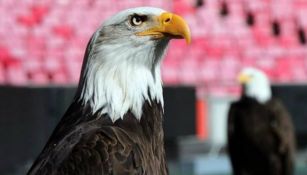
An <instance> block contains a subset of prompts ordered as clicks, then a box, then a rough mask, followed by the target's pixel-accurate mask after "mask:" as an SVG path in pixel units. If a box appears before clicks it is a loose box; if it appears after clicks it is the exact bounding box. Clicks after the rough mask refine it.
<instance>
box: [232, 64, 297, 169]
mask: <svg viewBox="0 0 307 175" xmlns="http://www.w3.org/2000/svg"><path fill="white" fill-rule="evenodd" d="M238 80H239V82H240V83H242V84H243V93H242V96H241V98H240V99H239V100H238V101H237V102H234V103H232V104H231V107H230V110H229V114H228V151H229V156H230V160H231V164H232V167H233V172H234V175H291V174H293V169H294V154H295V139H294V128H293V124H292V121H291V118H290V116H289V113H288V112H287V110H286V109H285V107H284V106H283V104H282V103H281V101H279V100H278V99H276V98H274V97H272V95H271V89H270V82H269V80H268V78H267V76H266V75H265V74H264V73H263V72H262V71H260V70H258V69H255V68H245V69H243V70H242V72H241V73H240V75H239V77H238Z"/></svg>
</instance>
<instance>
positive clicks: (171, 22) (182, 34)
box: [137, 12, 191, 44]
mask: <svg viewBox="0 0 307 175" xmlns="http://www.w3.org/2000/svg"><path fill="white" fill-rule="evenodd" d="M157 20H158V23H159V24H158V26H155V27H152V28H150V29H148V30H145V31H143V32H139V33H137V35H138V36H153V37H155V38H163V37H165V36H169V37H172V38H184V39H185V40H186V42H187V43H188V44H189V43H190V42H191V34H190V29H189V26H188V24H187V23H186V21H185V20H184V19H183V18H182V17H180V16H178V15H175V14H172V13H168V12H165V13H162V14H161V15H160V16H158V17H157Z"/></svg>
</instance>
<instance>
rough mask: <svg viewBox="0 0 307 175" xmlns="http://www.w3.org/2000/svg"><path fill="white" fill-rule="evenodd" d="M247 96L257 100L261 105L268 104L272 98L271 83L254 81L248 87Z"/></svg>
mask: <svg viewBox="0 0 307 175" xmlns="http://www.w3.org/2000/svg"><path fill="white" fill-rule="evenodd" d="M246 95H247V96H248V97H252V98H255V99H256V100H257V101H258V102H259V103H262V104H264V103H266V102H267V101H269V100H270V99H271V98H272V92H271V88H270V83H269V81H268V80H266V79H263V80H261V81H253V82H251V83H250V84H247V85H246Z"/></svg>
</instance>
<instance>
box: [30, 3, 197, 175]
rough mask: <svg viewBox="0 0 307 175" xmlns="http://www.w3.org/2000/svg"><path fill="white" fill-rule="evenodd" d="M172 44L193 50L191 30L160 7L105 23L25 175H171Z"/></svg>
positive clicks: (133, 11)
mask: <svg viewBox="0 0 307 175" xmlns="http://www.w3.org/2000/svg"><path fill="white" fill-rule="evenodd" d="M81 23H82V22H81ZM173 38H183V39H185V40H186V41H187V42H188V43H189V42H190V40H191V37H190V31H189V27H188V25H187V23H186V22H185V20H184V19H183V18H182V17H180V16H178V15H176V14H173V13H170V12H166V11H164V10H162V9H159V8H153V7H138V8H132V9H127V10H124V11H121V12H119V13H117V14H115V15H114V16H113V17H111V18H109V19H107V20H106V21H105V22H104V23H103V24H102V26H101V27H100V28H98V30H97V31H96V32H95V33H94V34H93V36H92V37H91V39H90V41H89V43H88V46H87V49H86V52H85V56H84V62H83V66H82V71H81V76H80V81H79V85H78V89H77V93H76V96H75V98H74V101H73V102H72V104H71V105H70V107H69V108H68V110H67V111H66V113H65V114H64V116H63V117H62V119H61V120H60V122H59V123H58V125H57V126H56V128H55V130H54V131H53V133H52V135H51V137H50V138H49V140H48V142H47V144H46V145H45V147H44V148H43V150H42V152H41V153H40V154H39V156H38V158H37V159H36V160H35V162H34V164H33V165H32V167H31V168H30V170H29V172H28V175H64V174H65V175H67V174H73V175H128V174H131V175H132V174H133V175H141V174H142V175H165V174H168V172H167V165H166V160H165V151H164V143H163V137H164V134H163V130H162V120H163V117H162V115H163V95H162V84H161V81H162V80H161V75H160V64H161V60H162V58H163V57H164V53H165V50H166V48H167V45H168V43H169V41H170V39H173Z"/></svg>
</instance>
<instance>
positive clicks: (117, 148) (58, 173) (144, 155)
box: [28, 102, 167, 175]
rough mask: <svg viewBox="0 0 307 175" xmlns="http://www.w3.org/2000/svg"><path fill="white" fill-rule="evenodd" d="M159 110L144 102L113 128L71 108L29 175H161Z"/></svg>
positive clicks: (83, 109)
mask: <svg viewBox="0 0 307 175" xmlns="http://www.w3.org/2000/svg"><path fill="white" fill-rule="evenodd" d="M163 137H164V136H163V130H162V107H161V105H160V104H158V103H156V102H151V103H149V102H145V104H144V106H143V115H142V118H141V120H140V121H138V120H137V119H136V118H135V117H134V116H133V114H132V113H130V112H128V113H127V114H125V116H124V118H123V120H117V121H116V122H115V123H112V122H111V120H110V118H109V117H108V116H106V115H103V116H99V115H98V114H91V113H90V109H89V108H87V107H84V106H81V104H79V103H77V102H76V103H73V105H71V107H70V108H69V109H68V111H67V112H66V114H65V115H64V117H63V119H62V120H61V121H60V123H59V124H58V126H57V127H56V129H55V131H54V133H53V134H52V136H51V138H50V139H49V141H48V143H47V145H46V146H45V148H44V149H43V151H42V153H41V154H40V155H39V157H38V158H37V160H36V161H35V162H34V164H33V166H32V167H31V169H30V171H29V172H28V175H64V174H65V175H67V174H74V175H85V174H88V175H111V174H112V175H130V174H131V175H140V174H148V175H165V174H167V167H166V161H165V153H164V143H163Z"/></svg>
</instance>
